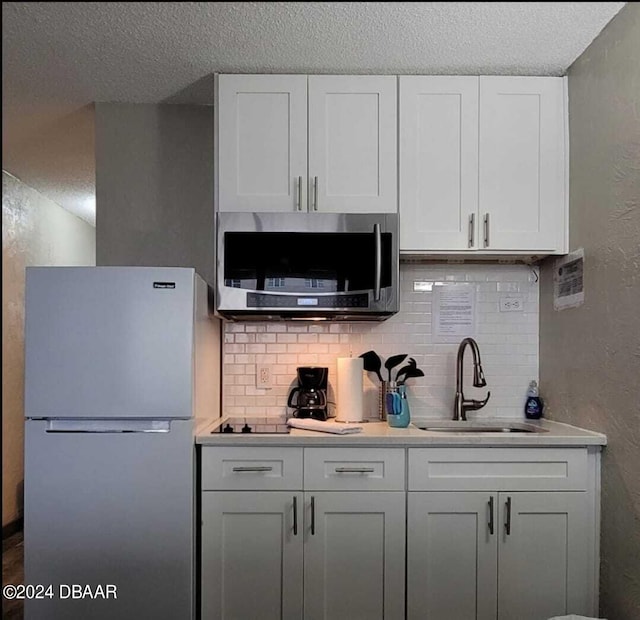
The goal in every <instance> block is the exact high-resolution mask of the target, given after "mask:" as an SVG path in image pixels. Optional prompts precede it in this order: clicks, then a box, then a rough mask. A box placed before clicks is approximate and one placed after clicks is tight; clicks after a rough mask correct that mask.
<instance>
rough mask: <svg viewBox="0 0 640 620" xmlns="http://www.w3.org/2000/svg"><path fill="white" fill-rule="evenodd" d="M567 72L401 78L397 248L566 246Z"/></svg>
mask: <svg viewBox="0 0 640 620" xmlns="http://www.w3.org/2000/svg"><path fill="white" fill-rule="evenodd" d="M565 83H566V82H565V80H564V79H563V78H546V77H479V78H478V77H447V76H406V77H405V76H403V77H401V78H400V115H399V117H400V157H399V168H400V227H401V231H400V250H401V251H404V252H407V253H436V254H437V253H441V254H442V253H453V254H456V253H458V254H460V253H469V252H476V253H477V252H482V253H486V254H491V253H507V254H508V253H515V254H517V253H521V254H523V253H528V254H534V253H543V254H550V253H563V252H566V244H567V241H566V239H567V224H566V220H567V188H566V156H567V152H566V118H567V111H566V98H565Z"/></svg>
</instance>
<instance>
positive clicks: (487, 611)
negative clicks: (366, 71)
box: [200, 446, 600, 620]
mask: <svg viewBox="0 0 640 620" xmlns="http://www.w3.org/2000/svg"><path fill="white" fill-rule="evenodd" d="M405 457H406V459H405ZM200 463H201V480H202V493H201V517H202V523H201V561H200V569H201V570H200V599H201V610H202V615H201V617H202V619H203V620H235V619H242V620H244V619H247V618H260V619H261V620H262V619H269V618H273V619H279V618H283V619H285V620H288V619H303V618H304V620H314V619H315V618H322V619H328V620H359V619H362V620H372V619H375V618H381V619H382V618H384V619H385V620H396V619H397V620H400V619H402V618H405V617H406V618H409V619H416V620H417V619H421V620H422V619H427V620H547V619H548V618H551V617H553V616H561V615H566V614H578V615H584V616H594V615H597V610H598V596H597V584H598V529H599V488H598V480H599V467H600V454H599V448H594V449H587V448H585V447H572V448H568V447H567V448H564V447H530V446H529V447H525V446H523V447H431V448H408V449H407V448H404V447H395V448H333V447H315V448H299V447H298V448H282V447H273V448H271V447H257V446H256V447H235V448H234V447H215V446H210V447H208V446H207V447H203V449H202V451H201V459H200ZM405 463H406V465H405ZM405 468H406V473H405ZM405 480H406V482H405ZM405 550H406V552H405ZM405 559H406V571H405ZM405 597H406V611H405Z"/></svg>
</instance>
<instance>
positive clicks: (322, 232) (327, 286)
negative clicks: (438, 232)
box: [216, 213, 399, 321]
mask: <svg viewBox="0 0 640 620" xmlns="http://www.w3.org/2000/svg"><path fill="white" fill-rule="evenodd" d="M216 226H217V284H216V288H217V300H216V309H217V312H218V314H219V315H221V316H223V317H225V318H228V319H234V320H245V321H246V320H263V321H264V320H291V319H305V320H313V319H320V320H333V321H383V320H384V319H387V318H389V317H390V316H391V315H393V314H395V313H396V312H397V311H398V303H399V300H398V278H399V274H398V272H399V247H398V234H399V232H398V216H397V215H396V214H392V213H218V215H217V220H216Z"/></svg>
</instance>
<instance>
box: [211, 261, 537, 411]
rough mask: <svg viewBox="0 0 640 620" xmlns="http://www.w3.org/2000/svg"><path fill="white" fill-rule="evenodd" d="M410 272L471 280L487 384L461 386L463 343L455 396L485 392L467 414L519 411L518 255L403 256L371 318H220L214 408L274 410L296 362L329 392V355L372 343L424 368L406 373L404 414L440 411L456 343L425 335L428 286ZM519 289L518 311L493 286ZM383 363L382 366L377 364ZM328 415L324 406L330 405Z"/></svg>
mask: <svg viewBox="0 0 640 620" xmlns="http://www.w3.org/2000/svg"><path fill="white" fill-rule="evenodd" d="M414 281H423V282H424V281H427V282H445V283H462V282H465V283H474V284H475V285H476V302H477V323H476V324H477V330H476V334H475V339H476V340H477V342H478V345H479V348H480V354H481V357H482V364H483V368H484V373H485V377H486V379H487V387H486V388H482V389H476V388H473V387H472V386H471V366H472V364H471V352H470V351H468V350H467V352H466V354H465V396H466V397H467V398H481V397H484V395H485V394H486V391H487V390H490V391H491V399H490V400H489V403H488V404H487V405H486V407H484V409H482V410H480V411H478V412H475V413H474V412H472V413H470V414H469V417H472V416H475V417H478V418H482V417H493V416H499V417H509V418H517V419H519V418H522V417H523V415H524V414H523V408H524V400H525V393H526V389H527V386H528V385H529V381H531V380H532V379H535V380H538V284H537V278H536V277H534V275H533V272H532V269H531V268H530V267H527V266H525V265H466V264H450V265H448V264H415V263H403V264H402V265H401V267H400V299H401V302H400V312H398V314H396V315H395V316H393V317H391V318H390V319H388V320H386V321H383V322H381V323H321V322H317V323H314V322H309V323H300V322H297V321H296V322H295V323H294V322H282V323H255V322H251V323H241V322H240V323H225V326H224V330H225V337H224V356H223V360H224V365H223V411H224V413H225V414H227V415H260V416H263V415H266V416H274V417H283V416H285V415H289V414H290V410H287V408H286V400H287V396H288V394H289V390H290V388H291V387H292V386H294V385H295V384H296V378H295V377H296V368H297V367H298V366H305V365H317V366H328V368H329V384H330V386H329V399H330V400H331V401H333V400H334V392H333V385H335V379H336V366H337V362H336V360H337V358H338V357H346V356H349V355H354V356H357V355H360V354H361V353H363V352H364V351H368V350H370V349H373V350H375V351H376V352H377V353H378V354H379V355H380V356H381V357H382V358H383V361H384V359H386V358H387V357H388V356H390V355H394V354H396V353H407V354H408V355H409V356H411V357H414V358H415V360H416V362H417V364H418V367H419V368H422V370H423V371H424V373H425V377H421V378H418V379H411V380H409V382H408V386H409V387H408V390H407V391H408V394H409V398H410V406H411V414H412V416H413V417H414V418H417V417H430V418H449V417H451V412H452V409H453V398H454V392H455V362H456V353H457V349H458V343H457V342H456V343H453V344H440V343H434V341H433V337H432V333H431V327H432V326H431V320H432V300H433V292H432V291H424V292H415V291H414V290H413V283H414ZM512 293H519V294H522V295H523V300H524V311H523V312H507V313H505V312H500V311H499V300H500V296H501V295H505V294H512ZM260 364H268V365H269V366H271V370H272V374H273V385H274V387H273V388H271V389H261V388H256V382H255V373H256V365H260ZM383 372H385V370H384V368H383ZM365 375H366V376H365V379H364V386H365V407H366V411H365V417H366V418H371V419H374V418H376V416H377V411H378V408H377V385H378V380H377V379H376V378H375V377H374V376H373V375H370V374H369V375H367V373H365ZM329 411H330V414H331V415H333V407H330V410H329Z"/></svg>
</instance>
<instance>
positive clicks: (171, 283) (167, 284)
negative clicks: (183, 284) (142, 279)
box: [153, 282, 176, 288]
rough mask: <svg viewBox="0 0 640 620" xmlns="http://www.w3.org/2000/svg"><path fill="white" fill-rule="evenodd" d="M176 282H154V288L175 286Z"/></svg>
mask: <svg viewBox="0 0 640 620" xmlns="http://www.w3.org/2000/svg"><path fill="white" fill-rule="evenodd" d="M175 287H176V283H175V282H154V283H153V288H175Z"/></svg>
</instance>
